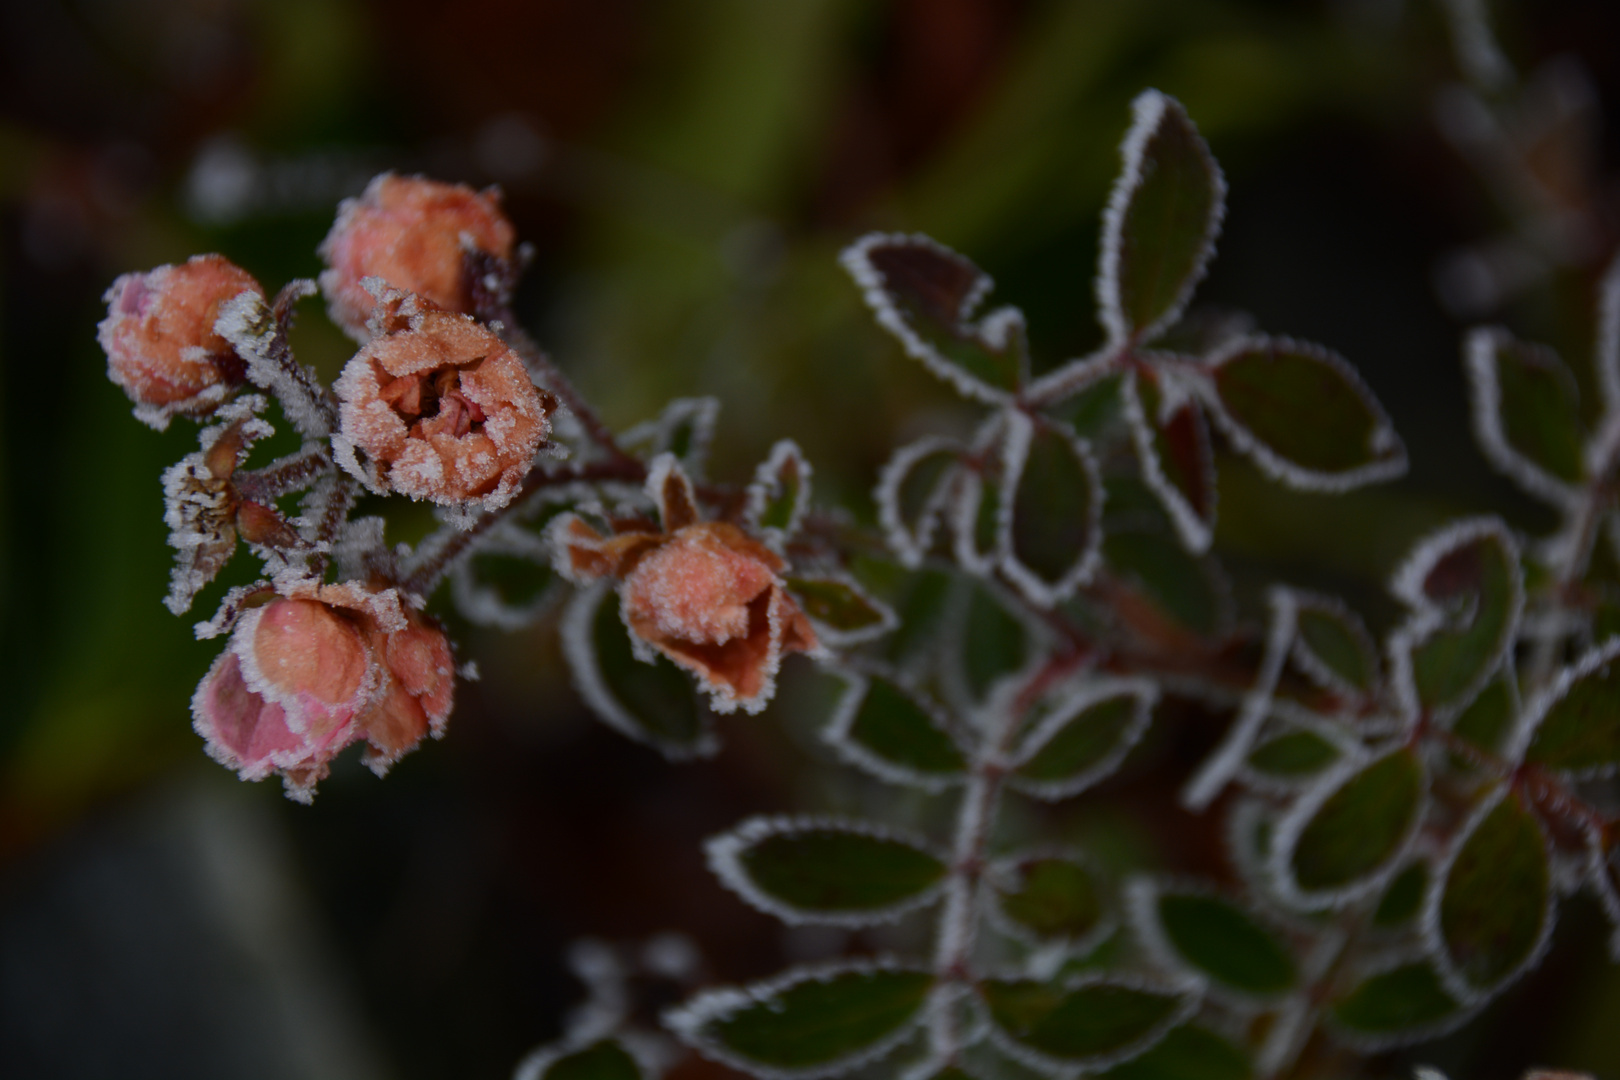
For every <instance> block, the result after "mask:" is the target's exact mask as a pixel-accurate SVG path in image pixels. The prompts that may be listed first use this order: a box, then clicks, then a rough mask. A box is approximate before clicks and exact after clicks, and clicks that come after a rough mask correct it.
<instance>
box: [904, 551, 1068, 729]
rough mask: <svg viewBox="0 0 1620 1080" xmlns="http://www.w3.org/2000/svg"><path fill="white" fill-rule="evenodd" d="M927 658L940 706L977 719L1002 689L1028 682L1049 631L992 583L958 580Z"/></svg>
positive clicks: (1049, 642)
mask: <svg viewBox="0 0 1620 1080" xmlns="http://www.w3.org/2000/svg"><path fill="white" fill-rule="evenodd" d="M953 584H954V588H953V589H952V592H951V595H950V597H949V600H948V602H947V607H946V611H945V615H944V618H943V622H942V625H941V631H940V635H939V644H938V646H937V648H935V649H934V651H933V656H932V657H931V658H930V659H931V661H932V666H933V674H934V677H935V678H936V679H937V686H938V688H939V693H940V700H941V701H942V702H943V704H944V705H945V706H946V707H947V709H949V710H950V711H951V712H952V713H953V714H954V715H956V716H964V717H966V716H974V715H978V714H980V713H981V712H982V711H983V710H984V709H986V708H988V707H991V706H987V705H986V702H988V701H990V700H991V699H992V698H993V697H994V696H995V695H996V694H997V693H998V692H1000V691H1001V690H1002V688H1004V687H1005V686H1007V685H1009V684H1011V683H1019V682H1023V681H1027V680H1028V679H1030V678H1031V677H1033V675H1034V674H1035V672H1036V670H1037V669H1039V667H1040V665H1041V664H1042V663H1044V662H1045V659H1046V657H1047V656H1048V655H1050V653H1051V650H1052V649H1053V647H1054V644H1055V641H1054V636H1053V633H1052V630H1051V628H1050V627H1049V626H1047V625H1046V623H1044V622H1042V621H1041V620H1040V619H1039V618H1037V616H1036V615H1035V613H1034V612H1032V611H1031V610H1030V608H1029V605H1028V604H1022V603H1019V602H1018V601H1017V599H1016V598H1015V597H1012V596H1010V595H1009V590H1007V589H1006V588H1005V587H1004V586H1002V585H1001V584H1000V583H999V582H997V581H994V580H980V579H976V578H971V577H961V576H958V577H957V579H956V581H955V582H954V583H953Z"/></svg>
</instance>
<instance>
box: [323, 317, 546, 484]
mask: <svg viewBox="0 0 1620 1080" xmlns="http://www.w3.org/2000/svg"><path fill="white" fill-rule="evenodd" d="M374 323H375V324H376V325H377V326H378V327H379V329H382V330H385V331H387V332H384V333H380V334H379V335H378V336H377V337H375V338H373V339H372V340H371V342H370V343H369V344H367V345H366V346H365V348H363V349H361V350H360V352H359V353H357V354H356V355H355V357H354V358H353V359H352V360H350V361H349V363H348V365H347V366H346V367H345V368H344V369H343V373H342V374H341V375H340V376H339V377H338V380H337V382H336V384H335V385H334V387H333V388H334V389H335V390H336V391H337V396H338V404H339V431H338V434H337V435H336V436H335V437H334V438H333V450H334V453H335V454H336V456H337V459H338V461H339V462H340V463H341V464H342V465H343V466H344V468H346V469H348V470H349V472H351V473H353V474H354V475H355V476H356V477H358V478H359V479H361V480H363V481H365V482H366V483H367V484H368V485H369V486H370V487H371V488H372V489H373V490H375V491H397V492H400V493H401V494H404V495H409V496H411V497H412V498H415V499H430V500H432V501H433V502H437V503H462V502H468V501H471V500H475V499H476V500H480V501H481V502H482V503H483V505H484V506H485V507H486V508H487V509H495V508H497V507H500V506H504V505H505V504H506V503H507V502H509V501H510V500H511V498H512V496H513V494H515V493H516V491H517V488H518V485H519V484H520V483H522V481H523V477H524V475H525V474H527V473H528V471H529V466H530V464H531V463H532V462H533V461H534V455H535V453H536V452H537V451H538V450H539V449H540V447H541V445H542V444H543V443H544V442H545V439H546V436H547V435H548V434H549V432H550V421H549V416H550V414H551V412H552V410H554V409H555V408H556V402H555V401H554V400H553V399H552V398H551V396H550V395H549V394H544V393H542V392H541V391H540V390H539V389H537V388H536V387H535V385H534V382H533V381H532V380H531V379H530V378H529V373H528V371H527V369H525V368H524V366H523V362H522V361H521V360H519V359H518V357H517V355H516V354H514V353H513V352H512V350H511V349H509V348H508V347H507V346H506V343H505V342H503V341H502V340H501V339H500V338H498V337H496V336H495V335H494V334H492V333H490V332H489V331H488V330H487V329H485V328H484V327H483V326H481V325H480V324H479V323H478V322H477V321H475V320H474V319H471V318H469V317H468V316H465V315H457V314H454V313H452V312H448V311H442V310H440V309H439V308H437V307H435V306H434V305H433V304H432V303H431V302H429V301H427V300H425V299H424V298H422V297H419V296H407V295H403V294H400V293H397V292H388V293H385V294H384V296H383V301H382V303H381V304H379V305H378V313H377V315H376V317H375V318H374ZM356 450H360V451H364V453H365V462H364V463H363V464H362V463H361V461H360V460H359V458H358V457H357V456H356V454H355V451H356Z"/></svg>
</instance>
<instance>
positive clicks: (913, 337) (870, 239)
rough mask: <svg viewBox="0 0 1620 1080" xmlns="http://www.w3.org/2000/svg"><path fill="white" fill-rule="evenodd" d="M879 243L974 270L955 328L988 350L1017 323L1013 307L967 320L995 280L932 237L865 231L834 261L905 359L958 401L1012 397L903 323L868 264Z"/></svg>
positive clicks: (1001, 342) (998, 400) (999, 343)
mask: <svg viewBox="0 0 1620 1080" xmlns="http://www.w3.org/2000/svg"><path fill="white" fill-rule="evenodd" d="M884 245H897V246H898V245H904V246H908V247H923V248H928V249H930V250H932V251H934V252H936V253H938V254H941V255H946V256H949V257H950V258H953V259H961V260H962V261H963V262H966V263H968V264H969V265H970V266H973V268H974V270H976V271H977V272H978V277H977V278H976V279H975V280H974V283H973V287H972V288H971V289H969V290H968V294H967V295H966V296H965V297H963V299H962V306H961V310H959V311H958V312H957V322H958V325H960V326H962V327H964V328H967V329H968V330H969V332H970V333H972V334H973V336H974V337H976V338H978V339H979V341H980V343H981V344H984V345H985V346H987V347H989V348H991V349H992V350H994V349H996V348H998V347H1004V346H1005V345H1006V342H1007V339H1008V335H1009V334H1011V333H1012V331H1013V324H1014V323H1017V324H1018V325H1020V326H1021V325H1022V323H1023V314H1022V313H1021V312H1019V311H1018V309H1017V308H1012V307H1000V308H996V309H994V310H993V311H991V312H989V313H988V314H986V315H984V316H982V317H981V318H980V319H979V321H978V322H977V323H974V322H972V321H971V318H970V317H971V315H972V313H973V311H974V309H975V308H977V307H978V306H979V304H980V303H981V302H983V300H984V298H985V297H986V296H988V295H989V294H990V290H991V289H993V288H994V287H995V281H994V279H992V278H991V277H990V275H989V274H986V273H985V272H984V271H983V270H979V268H978V266H977V265H976V264H974V263H973V260H971V259H969V258H967V256H965V255H963V254H961V253H960V252H957V251H953V250H951V249H950V248H948V247H946V246H945V245H944V244H941V243H940V242H939V241H937V240H935V239H934V238H933V237H931V236H925V235H923V234H922V233H885V232H873V233H867V234H866V235H865V236H863V237H861V238H860V239H859V240H856V241H855V242H854V243H853V244H851V245H849V247H847V248H845V249H844V251H843V253H842V254H841V255H839V257H838V261H839V263H841V264H842V265H843V267H844V269H845V270H846V271H847V272H848V273H849V276H850V277H851V278H853V279H854V281H855V285H856V287H857V288H859V289H860V290H861V298H862V299H863V300H864V301H865V302H866V306H867V307H868V308H869V309H871V312H872V315H873V317H874V318H875V319H876V320H877V323H878V325H879V326H881V327H882V328H883V329H884V330H887V331H888V332H889V333H890V334H891V335H892V336H893V337H894V338H895V339H896V340H897V341H899V342H900V345H901V348H903V349H904V350H905V352H906V355H907V356H910V357H911V358H912V359H913V360H917V361H919V362H920V363H921V364H922V365H923V367H925V368H927V369H928V371H929V373H930V374H932V375H934V376H935V377H937V378H939V379H942V380H944V381H945V382H946V383H949V384H950V385H951V386H952V387H953V388H954V389H955V390H956V391H957V393H959V394H961V395H962V396H963V397H967V398H972V399H973V400H975V401H980V402H983V403H985V404H987V405H1000V404H1003V403H1005V402H1008V401H1011V400H1012V397H1013V395H1012V394H1010V393H1008V392H1007V391H1005V390H998V389H996V388H995V387H993V386H991V385H990V384H988V383H986V382H982V381H981V380H979V379H977V378H975V377H974V376H972V375H969V374H968V373H967V372H965V371H963V370H962V369H961V368H960V367H958V366H957V365H955V364H953V363H951V362H950V361H949V360H947V359H946V358H945V357H944V356H942V355H940V353H939V350H937V349H935V348H934V347H933V346H932V345H930V344H929V343H928V342H927V341H925V340H924V339H923V338H922V336H921V335H919V334H918V333H917V332H916V331H915V330H913V329H912V328H911V326H910V324H909V323H907V322H906V319H905V316H903V315H901V314H900V312H899V310H898V309H897V308H896V307H895V306H894V304H893V303H892V302H891V301H890V299H889V293H888V289H887V288H886V287H885V285H884V282H883V275H882V273H881V272H879V271H878V269H877V268H876V267H875V266H873V265H872V260H871V257H870V252H871V250H872V249H873V248H875V247H880V246H884Z"/></svg>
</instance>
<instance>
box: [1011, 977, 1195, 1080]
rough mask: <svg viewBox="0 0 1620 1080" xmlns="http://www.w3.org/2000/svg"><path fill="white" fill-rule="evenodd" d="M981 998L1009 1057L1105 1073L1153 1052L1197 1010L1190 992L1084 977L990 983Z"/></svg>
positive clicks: (1032, 1062)
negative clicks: (1063, 980) (1056, 982)
mask: <svg viewBox="0 0 1620 1080" xmlns="http://www.w3.org/2000/svg"><path fill="white" fill-rule="evenodd" d="M979 989H980V993H981V994H983V996H984V1001H985V1004H986V1005H987V1006H988V1007H989V1010H990V1019H991V1021H992V1022H993V1023H994V1024H995V1025H996V1028H997V1029H998V1030H999V1031H1000V1032H1001V1033H1002V1034H1003V1035H1005V1036H1006V1037H1007V1039H1008V1040H1009V1041H1008V1042H1007V1044H1006V1047H1007V1049H1008V1050H1009V1051H1010V1052H1012V1053H1014V1054H1015V1055H1017V1056H1019V1057H1022V1058H1025V1059H1026V1060H1027V1061H1028V1063H1030V1064H1032V1065H1034V1066H1035V1067H1037V1068H1040V1067H1051V1066H1052V1065H1054V1064H1056V1065H1060V1066H1061V1065H1080V1066H1083V1067H1087V1068H1106V1067H1107V1066H1109V1065H1113V1064H1118V1063H1119V1062H1122V1061H1126V1060H1128V1059H1130V1058H1132V1057H1135V1056H1136V1055H1137V1054H1140V1053H1142V1052H1143V1051H1145V1050H1147V1049H1148V1048H1150V1047H1151V1046H1152V1045H1153V1044H1154V1043H1156V1042H1158V1041H1159V1039H1161V1038H1163V1036H1164V1034H1165V1033H1166V1032H1167V1031H1168V1030H1169V1029H1170V1028H1172V1027H1174V1026H1175V1025H1176V1024H1178V1023H1180V1022H1181V1021H1183V1020H1185V1019H1186V1017H1187V1015H1188V1014H1189V1013H1190V1012H1191V1011H1192V1009H1193V1008H1194V1007H1196V1005H1197V996H1196V994H1195V993H1194V992H1193V991H1192V990H1190V989H1188V988H1174V987H1154V986H1149V985H1147V984H1141V983H1134V982H1124V981H1121V980H1117V979H1106V978H1097V977H1090V978H1087V977H1082V978H1079V979H1075V980H1072V981H1070V982H1068V983H1066V984H1062V985H1054V984H1052V983H1044V982H1036V981H1034V980H1028V979H1021V980H999V979H993V980H989V981H987V982H985V983H983V984H981V985H980V988H979Z"/></svg>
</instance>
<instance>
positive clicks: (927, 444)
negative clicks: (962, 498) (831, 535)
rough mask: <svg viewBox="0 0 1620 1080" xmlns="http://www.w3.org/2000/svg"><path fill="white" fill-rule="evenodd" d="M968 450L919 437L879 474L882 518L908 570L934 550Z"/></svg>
mask: <svg viewBox="0 0 1620 1080" xmlns="http://www.w3.org/2000/svg"><path fill="white" fill-rule="evenodd" d="M963 449H964V448H963V447H962V446H961V445H960V444H958V443H955V442H952V441H950V440H949V439H938V438H924V439H919V440H917V441H916V442H914V443H910V444H908V445H906V446H903V447H901V448H900V449H899V450H896V451H895V453H894V456H893V457H891V458H890V459H889V461H888V463H887V464H886V465H884V466H883V471H882V472H881V473H880V474H879V476H878V485H877V490H876V492H875V493H874V497H875V498H876V500H877V507H878V520H879V521H880V522H882V524H883V531H884V536H885V539H886V540H887V541H888V544H889V547H890V548H892V549H893V550H894V552H895V554H897V555H898V556H899V557H900V561H901V563H903V564H904V565H906V566H909V567H913V568H915V567H917V566H920V565H921V564H922V561H923V559H924V558H925V557H926V556H927V555H928V553H929V551H931V550H932V549H933V546H934V534H935V532H936V531H937V530H938V527H939V518H940V514H941V512H942V511H943V510H944V509H945V505H946V503H947V502H948V501H949V497H950V494H951V480H952V478H953V477H955V476H956V475H957V464H958V462H960V460H961V457H962V453H963Z"/></svg>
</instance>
